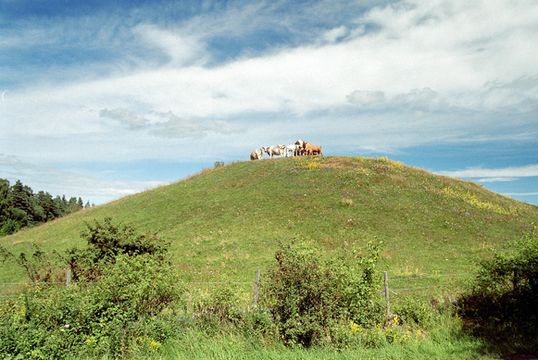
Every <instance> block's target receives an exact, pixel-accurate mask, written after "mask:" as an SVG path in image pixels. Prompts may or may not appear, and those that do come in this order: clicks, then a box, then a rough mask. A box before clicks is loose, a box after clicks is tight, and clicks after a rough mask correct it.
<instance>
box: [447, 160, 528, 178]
mask: <svg viewBox="0 0 538 360" xmlns="http://www.w3.org/2000/svg"><path fill="white" fill-rule="evenodd" d="M439 174H441V175H446V176H453V177H459V178H481V179H482V180H484V179H498V178H503V179H507V178H521V177H534V176H538V165H535V164H533V165H526V166H519V167H505V168H498V169H488V168H480V167H472V168H467V169H464V170H454V171H440V172H439Z"/></svg>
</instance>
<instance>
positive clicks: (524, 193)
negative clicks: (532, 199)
mask: <svg viewBox="0 0 538 360" xmlns="http://www.w3.org/2000/svg"><path fill="white" fill-rule="evenodd" d="M503 195H508V196H537V195H538V191H531V192H511V193H503Z"/></svg>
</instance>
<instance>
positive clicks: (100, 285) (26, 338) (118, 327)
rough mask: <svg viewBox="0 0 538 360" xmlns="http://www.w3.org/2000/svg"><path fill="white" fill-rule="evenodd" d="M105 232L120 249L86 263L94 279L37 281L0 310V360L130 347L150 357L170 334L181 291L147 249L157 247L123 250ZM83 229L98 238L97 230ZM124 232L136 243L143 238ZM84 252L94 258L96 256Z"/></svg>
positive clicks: (160, 256)
mask: <svg viewBox="0 0 538 360" xmlns="http://www.w3.org/2000/svg"><path fill="white" fill-rule="evenodd" d="M104 225H106V227H107V229H108V231H107V232H106V234H107V237H106V238H107V239H108V240H109V241H110V242H112V243H115V244H120V250H118V249H112V248H109V249H108V250H107V251H106V252H104V253H106V254H107V255H106V256H103V257H101V258H99V257H98V256H96V257H94V258H93V259H92V262H91V265H92V267H91V269H92V271H91V272H90V273H91V274H95V273H98V274H99V276H98V277H93V276H90V277H85V276H79V278H78V281H75V282H73V283H72V285H71V286H69V287H63V286H55V285H54V284H51V283H45V282H37V283H36V285H34V286H32V287H30V288H29V289H27V290H26V291H25V292H24V293H23V294H21V295H20V296H19V297H18V298H17V299H16V300H13V301H10V302H6V303H3V304H1V305H0V335H1V336H0V357H2V358H4V357H14V358H17V357H18V358H33V359H44V358H47V359H49V358H64V357H67V356H100V355H104V354H108V355H109V356H112V357H116V356H123V355H124V354H126V353H127V352H129V351H130V350H132V349H133V348H136V347H138V348H140V347H142V348H145V349H146V350H148V351H153V350H156V349H158V348H159V346H160V344H161V343H162V342H163V341H164V340H165V339H166V338H167V337H168V336H170V335H171V334H172V331H173V329H175V327H176V325H177V324H176V323H177V320H176V319H177V317H176V316H174V315H175V314H174V313H175V306H176V305H177V304H178V301H179V300H180V299H181V295H182V291H183V289H182V287H181V286H180V285H179V284H180V282H179V279H178V277H177V275H176V273H175V269H174V268H173V267H172V265H171V263H170V262H169V261H167V260H166V259H165V257H164V253H163V252H162V251H158V252H157V251H153V250H152V249H155V248H156V247H144V246H142V247H139V249H145V250H148V249H150V251H145V250H144V251H138V250H137V251H126V250H125V249H126V248H128V249H133V247H131V246H130V245H128V246H127V247H126V248H121V246H122V245H121V244H123V245H125V244H128V243H127V242H126V241H125V239H126V238H125V237H123V236H124V235H125V234H126V232H125V227H123V226H118V227H116V226H115V225H112V223H111V222H108V224H104ZM89 228H90V231H94V230H96V229H98V230H99V231H97V234H102V229H103V224H99V223H96V226H94V227H89ZM110 233H112V234H114V233H115V234H118V236H119V237H120V238H119V239H118V238H114V237H113V236H109V235H110ZM127 233H128V234H130V235H132V236H130V237H129V238H128V239H135V241H134V243H135V244H138V243H137V241H138V240H140V239H141V237H140V236H138V235H136V234H134V233H132V232H131V230H127ZM94 235H95V233H94ZM92 238H93V239H96V237H92ZM108 240H107V241H108ZM156 246H157V247H159V246H158V245H156ZM86 251H87V252H88V253H90V254H92V252H93V255H96V254H99V251H100V249H99V247H96V248H95V249H91V248H90V249H89V250H88V249H86ZM71 254H73V252H71ZM111 254H115V255H114V256H112V255H111ZM80 274H82V275H85V274H86V273H84V272H83V273H80Z"/></svg>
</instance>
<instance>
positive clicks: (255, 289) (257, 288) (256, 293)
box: [252, 270, 260, 309]
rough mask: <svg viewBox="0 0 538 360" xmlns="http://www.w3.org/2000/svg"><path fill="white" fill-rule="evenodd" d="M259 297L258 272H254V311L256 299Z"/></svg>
mask: <svg viewBox="0 0 538 360" xmlns="http://www.w3.org/2000/svg"><path fill="white" fill-rule="evenodd" d="M259 296H260V270H256V282H255V283H254V301H253V304H252V306H253V307H254V309H255V308H256V307H257V306H258V297H259Z"/></svg>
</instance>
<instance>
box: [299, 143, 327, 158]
mask: <svg viewBox="0 0 538 360" xmlns="http://www.w3.org/2000/svg"><path fill="white" fill-rule="evenodd" d="M304 148H305V152H306V155H323V154H322V153H321V146H319V145H314V144H310V143H305V145H304Z"/></svg>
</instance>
